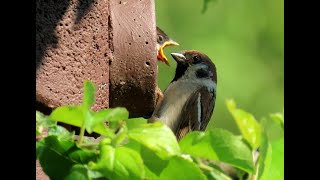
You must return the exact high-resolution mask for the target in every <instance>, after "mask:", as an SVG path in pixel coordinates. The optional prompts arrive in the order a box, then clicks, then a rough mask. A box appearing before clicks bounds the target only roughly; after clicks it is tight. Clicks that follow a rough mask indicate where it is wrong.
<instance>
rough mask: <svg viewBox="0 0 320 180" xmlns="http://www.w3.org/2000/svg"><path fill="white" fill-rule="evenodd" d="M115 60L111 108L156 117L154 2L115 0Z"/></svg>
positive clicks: (113, 3) (113, 63)
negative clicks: (122, 107) (154, 114)
mask: <svg viewBox="0 0 320 180" xmlns="http://www.w3.org/2000/svg"><path fill="white" fill-rule="evenodd" d="M110 8H111V19H112V23H111V24H112V28H113V47H114V56H113V57H114V59H113V61H112V63H111V64H110V77H112V78H110V106H111V107H116V106H124V107H126V108H127V109H128V110H129V112H130V116H131V117H136V116H145V117H148V116H150V115H151V114H152V112H153V110H154V106H155V96H154V94H155V88H156V80H157V61H156V56H157V52H156V49H155V48H156V44H155V38H154V37H155V36H156V31H155V29H156V25H155V21H154V20H153V19H155V13H154V1H153V0H127V1H123V0H113V1H111V6H110Z"/></svg>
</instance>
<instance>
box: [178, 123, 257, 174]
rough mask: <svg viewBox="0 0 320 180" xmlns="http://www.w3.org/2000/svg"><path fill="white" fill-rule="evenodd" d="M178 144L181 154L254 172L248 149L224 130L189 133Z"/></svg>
mask: <svg viewBox="0 0 320 180" xmlns="http://www.w3.org/2000/svg"><path fill="white" fill-rule="evenodd" d="M179 144H180V147H181V150H182V152H183V153H188V154H190V155H193V156H197V157H202V158H207V159H211V160H218V161H222V162H225V163H228V164H230V165H233V166H235V167H237V168H239V169H242V170H244V171H246V172H249V173H252V172H253V171H254V166H253V159H252V155H251V150H250V149H249V147H248V146H247V145H246V144H245V143H244V142H243V141H241V140H240V139H239V138H238V137H237V136H234V135H233V134H231V133H230V132H228V131H226V130H222V129H213V130H210V131H207V132H190V133H188V134H187V135H186V136H185V137H184V138H182V139H181V140H180V142H179Z"/></svg>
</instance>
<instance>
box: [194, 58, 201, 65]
mask: <svg viewBox="0 0 320 180" xmlns="http://www.w3.org/2000/svg"><path fill="white" fill-rule="evenodd" d="M200 61H201V58H200V56H193V64H197V63H199V62H200Z"/></svg>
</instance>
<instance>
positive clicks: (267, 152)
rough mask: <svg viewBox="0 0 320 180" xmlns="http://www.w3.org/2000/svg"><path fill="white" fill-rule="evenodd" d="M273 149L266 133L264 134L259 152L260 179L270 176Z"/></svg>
mask: <svg viewBox="0 0 320 180" xmlns="http://www.w3.org/2000/svg"><path fill="white" fill-rule="evenodd" d="M271 156H272V149H271V144H270V143H269V140H268V137H267V134H266V133H263V134H262V143H261V147H260V151H259V160H258V166H259V168H258V169H259V170H258V179H260V178H261V176H262V175H263V174H268V172H269V169H270V164H271Z"/></svg>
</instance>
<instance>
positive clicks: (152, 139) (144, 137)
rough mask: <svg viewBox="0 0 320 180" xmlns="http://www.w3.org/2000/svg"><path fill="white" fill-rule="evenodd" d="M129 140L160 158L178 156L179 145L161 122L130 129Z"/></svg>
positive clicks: (169, 130)
mask: <svg viewBox="0 0 320 180" xmlns="http://www.w3.org/2000/svg"><path fill="white" fill-rule="evenodd" d="M128 136H129V139H132V140H135V141H137V142H139V143H140V144H142V145H144V146H146V147H148V148H149V149H151V150H153V151H155V152H156V154H158V155H159V156H160V157H162V158H166V157H170V156H173V155H179V154H180V148H179V144H178V142H177V139H176V137H175V135H174V134H173V132H172V131H171V129H170V128H168V127H167V126H166V125H164V124H163V123H161V122H155V123H149V124H145V125H142V126H141V127H137V128H134V129H131V130H130V131H129V132H128Z"/></svg>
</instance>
